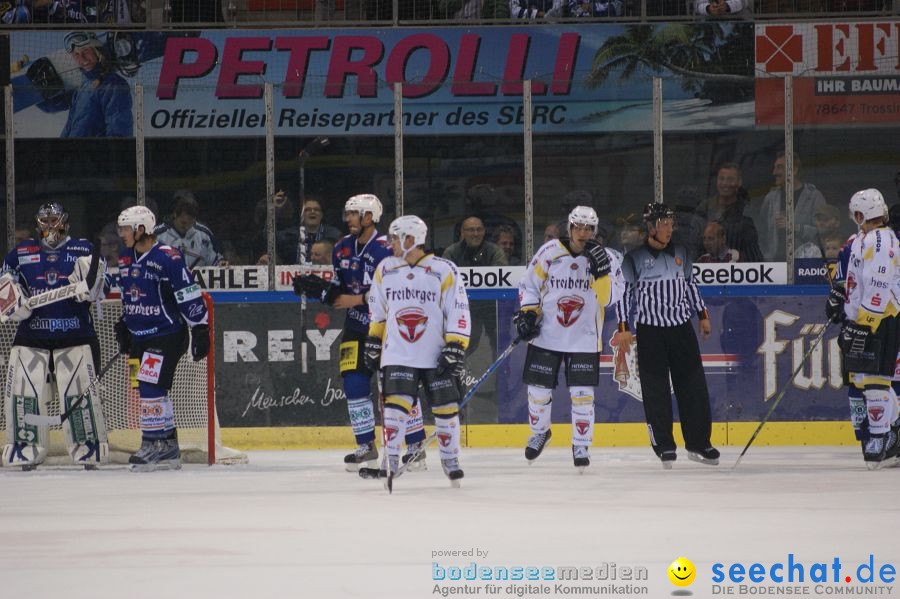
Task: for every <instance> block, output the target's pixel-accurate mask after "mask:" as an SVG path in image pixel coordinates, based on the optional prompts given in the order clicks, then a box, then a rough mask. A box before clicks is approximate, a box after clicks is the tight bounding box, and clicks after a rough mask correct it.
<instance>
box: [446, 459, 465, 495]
mask: <svg viewBox="0 0 900 599" xmlns="http://www.w3.org/2000/svg"><path fill="white" fill-rule="evenodd" d="M441 468H443V470H444V474H446V475H447V478H449V479H450V486H451V487H453V488H454V489H458V488H459V481H460V480H462V477H463V476H464V473H463V471H462V469H461V468H460V467H459V458H447V459H443V458H442V459H441Z"/></svg>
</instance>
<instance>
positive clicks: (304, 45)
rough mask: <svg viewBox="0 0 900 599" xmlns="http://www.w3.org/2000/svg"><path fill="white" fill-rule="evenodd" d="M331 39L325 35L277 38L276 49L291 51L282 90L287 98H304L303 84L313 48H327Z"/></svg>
mask: <svg viewBox="0 0 900 599" xmlns="http://www.w3.org/2000/svg"><path fill="white" fill-rule="evenodd" d="M330 45H331V40H330V39H329V38H328V37H327V36H324V35H318V36H314V37H278V38H276V39H275V49H276V50H286V51H288V52H290V54H289V56H288V64H287V72H286V73H285V74H284V87H283V88H282V90H281V93H282V95H284V97H285V98H302V97H303V86H304V84H305V83H306V71H307V69H308V68H309V59H310V55H311V54H312V51H313V50H327V49H328V47H329V46H330Z"/></svg>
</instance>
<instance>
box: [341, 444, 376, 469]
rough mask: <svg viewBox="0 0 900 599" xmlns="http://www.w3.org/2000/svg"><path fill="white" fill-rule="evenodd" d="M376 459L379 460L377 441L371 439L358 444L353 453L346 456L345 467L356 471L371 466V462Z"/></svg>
mask: <svg viewBox="0 0 900 599" xmlns="http://www.w3.org/2000/svg"><path fill="white" fill-rule="evenodd" d="M376 461H378V450H377V449H375V441H369V442H368V443H361V444H359V445H357V446H356V449H355V450H353V453H348V454H347V455H345V456H344V468H345V469H346V470H347V472H356V471H358V470H359V469H360V468H362V467H363V466H368V467H371V466H372V464H370V462H376Z"/></svg>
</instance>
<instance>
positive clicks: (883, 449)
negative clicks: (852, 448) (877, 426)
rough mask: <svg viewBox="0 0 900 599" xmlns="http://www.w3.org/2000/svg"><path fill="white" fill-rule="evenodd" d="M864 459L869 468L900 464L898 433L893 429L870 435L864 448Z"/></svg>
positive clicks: (875, 468) (891, 466)
mask: <svg viewBox="0 0 900 599" xmlns="http://www.w3.org/2000/svg"><path fill="white" fill-rule="evenodd" d="M863 459H864V460H865V462H866V468H868V469H869V470H881V469H882V468H893V467H894V466H897V465H898V464H900V443H898V438H897V433H896V432H895V431H894V430H893V429H891V430H890V431H889V432H887V433H882V434H880V435H870V436H869V440H868V441H867V442H866V447H865V449H864V450H863Z"/></svg>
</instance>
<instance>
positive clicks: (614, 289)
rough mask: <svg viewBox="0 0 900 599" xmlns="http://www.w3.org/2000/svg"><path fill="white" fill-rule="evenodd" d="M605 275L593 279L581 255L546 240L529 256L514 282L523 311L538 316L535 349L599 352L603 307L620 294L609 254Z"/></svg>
mask: <svg viewBox="0 0 900 599" xmlns="http://www.w3.org/2000/svg"><path fill="white" fill-rule="evenodd" d="M606 253H607V255H608V256H609V265H610V274H609V275H607V276H604V277H600V278H599V279H594V278H593V277H592V276H591V273H590V263H589V262H588V258H587V256H585V255H584V254H583V253H582V254H578V255H573V254H572V253H571V252H570V251H569V249H568V247H566V245H565V243H563V242H562V241H560V240H559V239H554V240H551V241H548V242H547V243H545V244H544V245H542V246H541V247H540V249H538V251H537V253H535V255H534V258H532V260H531V263H530V264H529V265H528V269H527V270H526V272H525V276H524V277H523V278H522V280H521V281H520V282H519V304H520V305H521V306H522V309H523V310H538V311H540V312H541V313H542V318H541V320H540V323H541V331H540V334H539V335H538V336H537V337H535V338H534V340H532V341H531V343H532V344H534V345H535V346H537V347H540V348H543V349H549V350H553V351H560V352H599V351H600V350H601V348H602V340H601V333H602V331H603V316H604V311H605V308H606V306H609V305H612V304H615V303H616V302H618V301H619V300H620V299H621V297H622V294H623V293H624V292H625V279H624V277H623V276H622V260H621V259H620V258H619V257H618V256H617V255H616V254H615V253H614V252H611V251H610V250H608V249H607V250H606Z"/></svg>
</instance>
